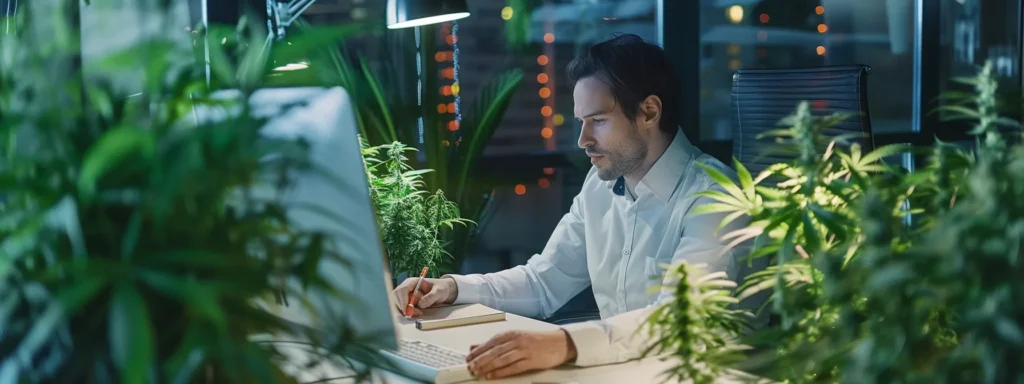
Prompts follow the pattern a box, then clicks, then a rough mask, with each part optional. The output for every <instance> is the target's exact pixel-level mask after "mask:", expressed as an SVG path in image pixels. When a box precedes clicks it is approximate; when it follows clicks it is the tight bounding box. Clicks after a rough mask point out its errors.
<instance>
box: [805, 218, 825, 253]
mask: <svg viewBox="0 0 1024 384" xmlns="http://www.w3.org/2000/svg"><path fill="white" fill-rule="evenodd" d="M801 218H802V219H803V230H804V237H805V238H806V241H807V245H808V247H807V248H808V249H806V251H807V252H808V253H810V254H814V253H815V252H817V251H818V250H820V249H821V246H822V240H821V234H820V233H819V232H818V227H817V226H816V225H814V220H812V219H811V214H810V213H808V211H803V214H802V215H801Z"/></svg>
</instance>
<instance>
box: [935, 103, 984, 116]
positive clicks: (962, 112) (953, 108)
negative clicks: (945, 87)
mask: <svg viewBox="0 0 1024 384" xmlns="http://www.w3.org/2000/svg"><path fill="white" fill-rule="evenodd" d="M936 110H937V111H943V112H950V113H953V114H954V115H958V116H966V117H971V118H976V119H980V118H981V114H979V113H978V111H975V110H973V109H970V108H967V107H964V106H961V105H943V106H941V107H938V108H936Z"/></svg>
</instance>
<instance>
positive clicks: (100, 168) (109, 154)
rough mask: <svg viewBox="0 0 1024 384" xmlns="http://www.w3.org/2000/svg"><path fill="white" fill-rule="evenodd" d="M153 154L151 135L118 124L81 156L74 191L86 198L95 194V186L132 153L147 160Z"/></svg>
mask: <svg viewBox="0 0 1024 384" xmlns="http://www.w3.org/2000/svg"><path fill="white" fill-rule="evenodd" d="M155 151H156V139H155V138H154V137H153V134H152V132H149V131H147V130H143V129H141V128H137V127H133V126H127V125H122V126H118V127H116V128H113V129H111V130H109V131H107V132H105V133H104V134H103V136H100V138H99V139H98V140H97V141H96V143H95V144H93V145H92V146H91V147H89V149H88V150H87V151H86V153H85V159H84V160H83V161H82V170H81V173H80V174H79V175H78V192H79V193H80V194H81V195H82V196H83V197H84V198H86V199H89V198H91V197H92V196H93V195H94V194H95V192H96V183H97V182H98V181H99V179H100V178H101V177H103V175H104V174H105V173H106V172H107V171H109V170H110V169H111V168H113V167H114V166H115V165H117V164H119V163H121V162H122V161H124V160H126V159H127V158H128V157H129V156H131V155H134V154H141V155H143V156H145V157H147V158H148V157H151V156H152V155H153V154H154V152H155Z"/></svg>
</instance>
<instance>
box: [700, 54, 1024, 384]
mask: <svg viewBox="0 0 1024 384" xmlns="http://www.w3.org/2000/svg"><path fill="white" fill-rule="evenodd" d="M958 81H961V82H963V83H967V84H971V85H974V86H975V92H974V93H973V94H971V97H965V96H964V95H947V97H948V98H949V99H950V100H953V101H954V103H953V104H951V105H948V106H946V107H944V108H943V109H945V110H946V111H947V112H950V113H951V114H952V117H953V118H954V119H968V120H971V121H973V122H975V124H976V125H975V129H974V130H972V134H974V135H977V136H978V137H979V140H978V147H977V148H976V152H977V154H976V155H974V154H970V153H968V152H966V151H963V150H959V149H956V148H954V147H953V146H951V145H949V144H946V143H942V142H939V143H937V144H936V145H935V146H934V148H933V149H931V150H930V151H928V152H927V153H928V154H929V166H928V167H925V168H924V169H923V170H922V171H919V172H916V173H909V172H907V171H906V170H902V169H899V168H897V167H893V166H889V165H886V164H884V162H883V159H884V158H886V157H889V156H892V155H896V154H899V153H901V152H904V151H907V150H911V149H909V148H906V147H901V146H888V147H882V148H879V149H877V150H876V151H874V152H871V153H869V154H862V153H861V151H860V149H859V147H858V146H857V145H856V144H851V145H843V142H844V138H842V137H840V138H829V137H827V136H825V135H824V132H825V129H826V128H827V127H828V126H830V125H831V124H834V123H835V122H836V121H839V120H840V119H842V116H837V115H832V116H822V117H819V116H813V115H812V114H811V113H810V110H809V109H808V106H807V104H806V103H801V104H800V105H799V107H798V108H797V110H796V112H795V113H794V114H793V115H792V116H790V117H788V118H787V119H785V120H783V122H782V123H783V124H785V125H788V126H789V127H788V128H786V129H783V130H779V131H776V132H773V133H771V135H773V136H776V137H779V138H780V139H781V140H780V144H782V145H789V146H791V147H792V148H795V149H796V150H797V151H798V153H799V156H798V157H797V159H796V160H794V161H793V162H791V163H784V164H775V165H773V166H771V167H769V168H768V169H767V170H766V171H765V172H764V173H762V174H761V175H759V176H758V177H757V178H756V179H752V178H751V177H750V176H749V175H747V172H746V170H745V169H744V167H743V165H742V164H740V163H738V162H737V163H736V165H735V166H736V167H737V169H738V170H739V172H738V173H739V174H740V178H739V180H740V182H739V184H736V183H734V182H732V181H731V180H729V179H727V178H724V177H722V176H721V175H719V174H717V172H715V171H714V170H712V169H707V171H708V173H709V175H710V176H711V177H712V178H714V179H715V180H716V181H717V182H718V183H719V184H721V185H722V186H723V187H724V188H725V190H726V192H725V193H722V192H704V193H702V195H704V196H707V197H711V198H713V199H715V200H717V201H718V202H719V204H714V205H710V206H708V207H705V208H702V211H703V212H727V213H729V216H728V217H727V218H726V221H729V220H732V219H733V218H735V217H737V216H739V215H743V214H747V215H749V216H750V217H751V218H752V223H751V225H750V226H749V227H748V228H745V229H741V230H737V231H734V232H732V233H729V234H726V235H724V238H725V239H728V240H730V241H733V244H738V243H740V242H743V241H746V240H750V239H754V242H755V247H754V252H753V254H752V257H770V258H771V261H772V266H771V267H769V268H768V269H767V270H765V271H763V272H759V273H755V274H753V275H751V276H750V277H748V279H747V281H746V282H745V284H744V285H743V286H741V287H740V290H741V291H742V293H741V295H740V297H741V298H743V297H746V296H748V295H750V294H752V293H755V292H758V291H761V290H765V289H770V290H771V292H772V306H771V310H772V312H773V313H774V314H775V315H777V316H778V317H779V319H780V320H781V323H780V325H779V326H778V327H777V328H776V329H772V330H769V331H765V332H761V333H760V334H759V335H758V337H756V338H753V339H752V340H758V341H761V342H764V344H767V345H769V346H774V347H775V350H774V351H771V352H769V354H768V356H767V357H766V358H762V357H763V356H759V357H758V358H755V359H751V360H750V361H751V362H753V363H764V364H760V365H757V364H753V365H752V364H746V365H745V367H747V368H751V367H753V369H757V368H766V367H767V370H765V371H762V372H763V373H764V374H766V375H770V376H772V377H774V378H777V379H782V380H786V381H792V382H805V381H806V382H849V383H876V382H878V383H881V382H885V383H888V382H900V383H908V382H921V383H926V382H927V383H932V382H1007V381H1016V380H1020V377H1019V372H1018V370H1017V368H1016V367H1018V366H1020V363H1021V361H1020V360H1019V359H1020V357H1019V356H1021V354H1020V352H1021V351H1020V345H1021V344H1022V343H1021V342H1019V341H1018V340H1020V338H1019V337H1020V336H1019V335H1021V334H1022V333H1021V330H1020V328H1019V327H1020V324H1021V317H1020V314H1019V313H1018V312H1019V311H1018V310H1017V309H1016V308H1015V307H1014V306H1013V305H1012V304H1011V303H1015V302H1018V301H1019V295H1020V292H1019V291H1022V290H1024V287H1022V286H1021V285H1020V284H1019V283H1016V282H1015V280H1016V277H1010V276H1019V275H1017V273H1019V271H1018V270H1019V268H1020V267H1019V262H1018V261H1017V260H1018V258H1019V251H1020V250H1019V246H1020V244H1021V231H1022V230H1020V229H1019V228H1022V227H1024V224H1021V223H1020V221H1021V218H1020V217H1018V216H1019V215H1018V213H1019V212H1017V211H1018V210H1019V209H1018V208H1017V207H1016V206H1017V205H1018V201H1020V200H1021V195H1019V194H1020V193H1021V192H1022V187H1021V186H1022V185H1024V179H1022V178H1021V175H1020V174H1018V173H1016V172H1018V171H1019V170H1020V169H1021V164H1022V163H1024V160H1021V159H1020V157H1019V156H1020V154H1021V150H1020V147H1012V149H1011V147H1010V146H1011V143H1013V140H1008V139H1007V138H1006V137H1005V135H1004V134H1003V133H1002V132H1001V131H1000V130H999V129H998V128H999V126H1008V127H1011V128H1016V127H1018V124H1017V123H1016V122H1015V121H1012V120H1010V119H1006V118H1003V117H1001V116H999V115H998V113H997V112H996V108H995V106H996V105H997V102H996V100H995V96H994V95H995V94H996V92H995V91H996V82H995V81H994V80H993V79H992V76H991V73H990V67H989V66H987V65H986V66H985V67H984V68H982V70H981V71H980V73H979V75H978V76H977V77H976V78H972V79H958ZM847 148H848V149H847ZM723 224H724V223H723Z"/></svg>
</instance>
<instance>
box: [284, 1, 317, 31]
mask: <svg viewBox="0 0 1024 384" xmlns="http://www.w3.org/2000/svg"><path fill="white" fill-rule="evenodd" d="M315 2H316V0H295V1H292V2H290V3H288V15H287V18H288V19H287V20H286V21H285V23H284V26H285V27H289V26H291V25H292V23H294V22H295V20H296V19H298V18H299V16H300V15H302V12H305V11H306V9H308V8H309V6H311V5H313V3H315Z"/></svg>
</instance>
